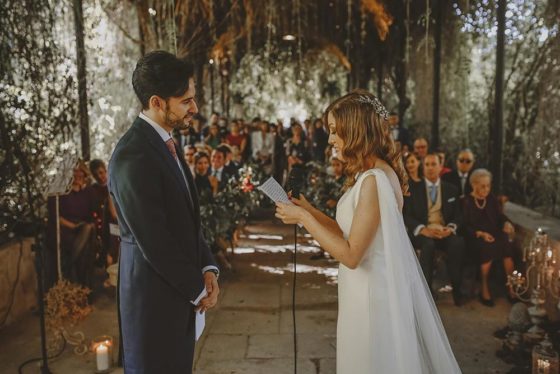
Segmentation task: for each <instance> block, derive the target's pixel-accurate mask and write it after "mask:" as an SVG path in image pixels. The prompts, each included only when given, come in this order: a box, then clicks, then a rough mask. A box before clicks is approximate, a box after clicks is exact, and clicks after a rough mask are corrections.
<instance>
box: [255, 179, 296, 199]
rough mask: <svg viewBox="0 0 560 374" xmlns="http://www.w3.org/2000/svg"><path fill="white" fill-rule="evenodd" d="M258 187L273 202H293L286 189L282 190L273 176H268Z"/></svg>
mask: <svg viewBox="0 0 560 374" xmlns="http://www.w3.org/2000/svg"><path fill="white" fill-rule="evenodd" d="M258 189H259V190H260V191H262V192H263V193H264V194H265V195H266V196H268V197H269V198H270V199H271V200H272V201H274V202H275V203H285V204H293V203H292V202H291V201H290V198H289V197H288V194H287V193H286V191H284V189H283V188H282V186H280V184H278V182H276V179H274V178H273V177H270V178H268V179H267V181H266V182H264V183H263V184H262V185H260V186H259V187H258Z"/></svg>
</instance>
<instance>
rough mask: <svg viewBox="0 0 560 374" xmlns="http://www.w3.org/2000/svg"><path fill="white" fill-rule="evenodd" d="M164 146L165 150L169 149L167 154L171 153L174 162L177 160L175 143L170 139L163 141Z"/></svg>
mask: <svg viewBox="0 0 560 374" xmlns="http://www.w3.org/2000/svg"><path fill="white" fill-rule="evenodd" d="M165 145H166V146H167V149H169V152H171V154H172V155H173V158H174V159H175V160H178V158H177V150H176V149H175V142H174V141H173V139H172V138H169V139H167V140H166V141H165Z"/></svg>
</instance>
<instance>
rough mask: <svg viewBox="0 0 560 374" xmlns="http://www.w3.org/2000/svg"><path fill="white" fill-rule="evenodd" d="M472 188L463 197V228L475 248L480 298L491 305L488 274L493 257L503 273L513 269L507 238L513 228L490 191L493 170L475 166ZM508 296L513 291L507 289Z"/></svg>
mask: <svg viewBox="0 0 560 374" xmlns="http://www.w3.org/2000/svg"><path fill="white" fill-rule="evenodd" d="M470 184H471V186H472V189H473V191H472V192H471V194H470V195H468V196H466V197H465V200H464V205H465V208H464V216H465V226H464V230H465V233H466V238H467V242H468V246H469V248H470V249H472V250H474V252H475V254H476V257H477V259H478V263H479V264H480V274H481V283H482V284H481V293H480V296H479V298H480V302H481V303H482V304H484V305H486V306H490V307H491V306H494V301H493V300H492V296H491V295H490V289H489V287H488V274H489V272H490V267H491V266H492V262H493V261H503V263H504V268H505V271H506V274H508V275H509V274H511V273H512V272H513V259H512V258H513V246H512V242H511V241H510V240H509V238H510V237H512V236H513V235H514V233H515V229H514V227H513V225H512V224H511V222H510V221H509V220H508V218H507V217H506V216H505V215H504V214H503V213H502V210H501V209H500V204H499V202H498V199H497V198H496V197H495V196H494V195H493V194H491V193H490V191H491V188H492V174H491V173H490V172H489V171H488V170H486V169H477V170H475V171H474V172H473V173H472V175H471V177H470ZM509 297H510V298H513V297H514V295H513V294H511V293H510V295H509Z"/></svg>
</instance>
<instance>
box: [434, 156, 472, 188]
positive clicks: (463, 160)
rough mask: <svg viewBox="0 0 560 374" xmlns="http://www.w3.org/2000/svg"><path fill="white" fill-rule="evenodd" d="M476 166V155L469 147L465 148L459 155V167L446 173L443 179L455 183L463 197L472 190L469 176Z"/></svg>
mask: <svg viewBox="0 0 560 374" xmlns="http://www.w3.org/2000/svg"><path fill="white" fill-rule="evenodd" d="M473 166H474V155H473V153H472V152H471V151H470V150H469V149H464V150H462V151H461V152H459V155H458V156H457V169H456V170H453V171H452V172H450V173H447V174H445V175H444V176H443V177H442V179H443V180H444V181H446V182H448V183H451V184H453V185H455V186H456V187H457V188H458V189H459V192H460V195H461V198H463V197H464V196H466V195H469V194H470V193H471V192H472V187H471V185H470V183H469V177H470V176H471V172H472V170H473Z"/></svg>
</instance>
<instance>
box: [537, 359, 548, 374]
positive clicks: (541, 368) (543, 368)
mask: <svg viewBox="0 0 560 374" xmlns="http://www.w3.org/2000/svg"><path fill="white" fill-rule="evenodd" d="M537 372H538V373H539V374H549V373H550V362H548V360H542V359H539V360H537Z"/></svg>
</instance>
